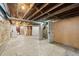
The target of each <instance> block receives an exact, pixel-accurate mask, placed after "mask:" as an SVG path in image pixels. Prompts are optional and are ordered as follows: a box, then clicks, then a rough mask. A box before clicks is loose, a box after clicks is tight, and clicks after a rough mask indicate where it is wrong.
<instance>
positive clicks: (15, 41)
mask: <svg viewBox="0 0 79 59" xmlns="http://www.w3.org/2000/svg"><path fill="white" fill-rule="evenodd" d="M14 28H15V27H14ZM36 31H37V30H36ZM15 33H16V32H14V33H12V36H13V37H11V39H10V40H9V41H8V42H7V43H5V44H4V45H2V46H0V55H1V56H77V55H79V50H78V49H74V48H71V47H67V46H62V45H59V44H56V43H52V44H50V43H48V40H47V39H44V40H39V36H38V35H37V36H36V35H34V36H24V35H18V34H15ZM34 33H35V32H34Z"/></svg>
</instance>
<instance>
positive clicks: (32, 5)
mask: <svg viewBox="0 0 79 59" xmlns="http://www.w3.org/2000/svg"><path fill="white" fill-rule="evenodd" d="M34 5H35V3H33V4H32V5H31V7H30V8H29V9H28V10H27V11H26V13H25V14H24V16H23V18H24V17H25V16H26V15H27V14H28V13H29V12H30V10H31V9H32V8H33V6H34Z"/></svg>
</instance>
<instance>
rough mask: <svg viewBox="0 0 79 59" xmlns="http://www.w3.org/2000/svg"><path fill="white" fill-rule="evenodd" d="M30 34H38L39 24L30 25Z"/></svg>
mask: <svg viewBox="0 0 79 59" xmlns="http://www.w3.org/2000/svg"><path fill="white" fill-rule="evenodd" d="M32 35H33V36H39V26H32Z"/></svg>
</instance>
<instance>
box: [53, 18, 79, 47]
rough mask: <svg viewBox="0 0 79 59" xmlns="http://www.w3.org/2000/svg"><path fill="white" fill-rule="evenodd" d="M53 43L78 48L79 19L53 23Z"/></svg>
mask: <svg viewBox="0 0 79 59" xmlns="http://www.w3.org/2000/svg"><path fill="white" fill-rule="evenodd" d="M54 41H56V42H59V43H63V44H65V45H68V46H71V47H75V48H79V17H73V18H69V19H63V20H61V21H58V22H55V24H54Z"/></svg>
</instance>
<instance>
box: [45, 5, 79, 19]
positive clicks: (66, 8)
mask: <svg viewBox="0 0 79 59" xmlns="http://www.w3.org/2000/svg"><path fill="white" fill-rule="evenodd" d="M78 6H79V4H72V5H69V6H67V7H64V8H62V9H60V10H58V11H56V12H54V13H52V14H50V15H48V16H45V17H44V18H45V19H47V18H49V17H52V16H55V15H57V14H60V13H63V12H65V11H68V10H71V9H74V8H76V7H78Z"/></svg>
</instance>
